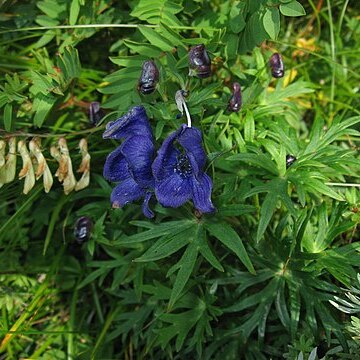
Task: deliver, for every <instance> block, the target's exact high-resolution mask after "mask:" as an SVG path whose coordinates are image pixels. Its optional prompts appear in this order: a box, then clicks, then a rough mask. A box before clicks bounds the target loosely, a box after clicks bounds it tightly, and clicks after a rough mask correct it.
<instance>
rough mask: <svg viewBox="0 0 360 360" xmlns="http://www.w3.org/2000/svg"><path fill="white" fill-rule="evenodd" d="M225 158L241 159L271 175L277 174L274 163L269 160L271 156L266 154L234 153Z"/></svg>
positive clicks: (230, 159)
mask: <svg viewBox="0 0 360 360" xmlns="http://www.w3.org/2000/svg"><path fill="white" fill-rule="evenodd" d="M226 160H228V161H242V162H246V163H250V164H251V165H255V166H259V167H261V168H263V169H264V170H266V171H268V172H270V173H271V174H273V175H278V174H279V171H278V169H277V167H276V166H275V164H274V163H273V162H272V161H271V158H270V157H269V156H268V155H266V154H250V153H244V154H236V155H232V156H229V157H228V158H227V159H226Z"/></svg>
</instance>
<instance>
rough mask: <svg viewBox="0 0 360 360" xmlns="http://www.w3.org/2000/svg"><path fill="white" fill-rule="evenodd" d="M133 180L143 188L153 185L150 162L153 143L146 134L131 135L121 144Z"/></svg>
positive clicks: (152, 156)
mask: <svg viewBox="0 0 360 360" xmlns="http://www.w3.org/2000/svg"><path fill="white" fill-rule="evenodd" d="M121 152H122V154H123V155H124V156H125V158H126V160H127V162H128V164H129V169H130V172H131V174H132V176H133V178H134V180H135V181H136V182H137V183H138V184H139V185H141V186H142V187H144V188H147V187H154V179H153V176H152V172H151V163H152V161H153V158H154V152H155V148H154V144H153V142H152V141H151V139H149V138H148V137H146V136H139V135H137V136H131V137H130V138H128V139H127V140H126V141H124V143H123V144H122V145H121Z"/></svg>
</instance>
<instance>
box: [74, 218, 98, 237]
mask: <svg viewBox="0 0 360 360" xmlns="http://www.w3.org/2000/svg"><path fill="white" fill-rule="evenodd" d="M92 227H93V222H92V221H91V219H90V218H88V217H87V216H82V217H80V218H78V219H77V220H76V223H75V226H74V236H75V238H76V241H77V242H78V243H79V244H82V243H83V242H85V241H87V240H89V238H90V235H91V230H92Z"/></svg>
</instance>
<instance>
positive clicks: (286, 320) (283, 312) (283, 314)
mask: <svg viewBox="0 0 360 360" xmlns="http://www.w3.org/2000/svg"><path fill="white" fill-rule="evenodd" d="M275 308H276V312H277V314H278V316H279V319H280V321H281V323H282V324H283V325H284V327H285V328H286V329H288V330H290V316H289V311H288V307H287V304H286V299H285V281H284V279H283V278H282V279H281V280H280V284H279V289H278V293H277V295H276V300H275Z"/></svg>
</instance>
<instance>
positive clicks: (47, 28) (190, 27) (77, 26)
mask: <svg viewBox="0 0 360 360" xmlns="http://www.w3.org/2000/svg"><path fill="white" fill-rule="evenodd" d="M139 25H140V24H82V25H57V26H34V27H25V28H20V29H6V30H3V31H0V34H5V33H9V32H19V31H37V30H57V29H93V28H99V29H101V28H138V27H139ZM141 25H142V26H146V27H151V28H157V27H159V25H148V24H141ZM169 27H170V28H172V29H179V30H196V29H208V30H210V29H212V30H215V29H214V28H213V27H210V26H205V27H204V26H169Z"/></svg>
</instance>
